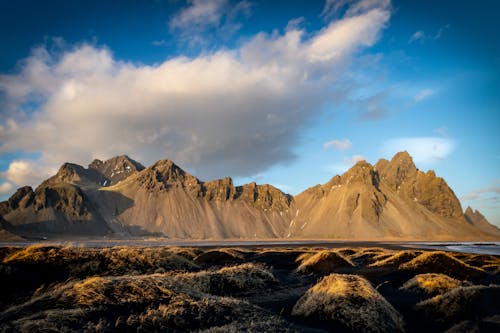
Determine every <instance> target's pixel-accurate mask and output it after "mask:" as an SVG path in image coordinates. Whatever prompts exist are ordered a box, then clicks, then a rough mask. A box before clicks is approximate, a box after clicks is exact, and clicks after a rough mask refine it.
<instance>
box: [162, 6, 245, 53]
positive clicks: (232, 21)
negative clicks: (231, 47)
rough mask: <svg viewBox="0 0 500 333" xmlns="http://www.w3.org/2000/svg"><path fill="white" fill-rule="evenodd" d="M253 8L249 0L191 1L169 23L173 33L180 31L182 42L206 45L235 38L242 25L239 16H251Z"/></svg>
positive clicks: (191, 45) (192, 44)
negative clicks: (236, 0)
mask: <svg viewBox="0 0 500 333" xmlns="http://www.w3.org/2000/svg"><path fill="white" fill-rule="evenodd" d="M251 7H252V5H251V3H250V2H248V1H239V2H237V3H231V2H230V1H228V0H189V1H188V6H186V7H185V8H183V9H181V10H180V11H179V12H177V13H175V14H174V15H173V16H172V17H171V18H170V21H169V23H168V25H169V29H170V31H171V32H174V33H178V34H179V36H178V37H179V41H180V42H182V43H185V44H187V45H188V46H190V47H195V46H202V47H203V46H207V44H209V42H210V43H215V42H217V41H219V40H225V39H228V38H229V37H231V36H232V35H233V34H234V33H235V32H236V31H238V30H239V29H240V28H241V23H240V22H238V19H239V18H240V17H242V16H243V17H246V16H249V15H250V12H251ZM208 32H211V34H209V33H208Z"/></svg>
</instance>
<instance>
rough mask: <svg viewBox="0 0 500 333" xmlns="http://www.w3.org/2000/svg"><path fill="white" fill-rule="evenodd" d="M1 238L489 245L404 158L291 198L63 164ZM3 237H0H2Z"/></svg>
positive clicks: (267, 188) (439, 185) (486, 231)
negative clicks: (477, 241) (390, 241)
mask: <svg viewBox="0 0 500 333" xmlns="http://www.w3.org/2000/svg"><path fill="white" fill-rule="evenodd" d="M0 216H1V219H0V222H1V228H0V237H2V232H3V233H4V234H5V235H7V233H8V235H9V237H10V235H13V236H23V237H26V238H30V237H46V236H50V237H59V238H64V237H75V236H110V237H118V238H122V237H123V238H127V237H133V236H165V237H169V238H183V239H189V238H194V239H223V238H260V239H264V238H286V237H290V238H320V239H327V238H335V239H440V240H443V239H450V240H451V239H492V238H494V237H499V236H500V233H498V229H497V228H495V227H494V226H492V225H490V224H489V223H488V222H487V221H486V219H485V218H484V217H483V216H482V215H481V214H480V213H478V212H477V211H476V212H472V210H470V209H468V210H466V212H465V215H464V213H463V212H462V208H461V205H460V201H459V200H458V198H457V197H456V196H455V194H454V193H453V191H452V190H451V189H450V188H449V187H448V185H447V184H446V182H445V181H444V180H443V179H442V178H439V177H437V176H436V175H435V173H434V172H433V171H428V172H425V173H424V172H422V171H420V170H418V169H417V168H416V166H415V164H414V163H413V160H412V158H411V156H410V155H409V154H408V153H407V152H401V153H398V154H396V155H395V156H394V157H393V158H392V159H391V161H388V160H383V159H382V160H380V161H378V162H377V164H375V165H371V164H369V163H367V162H365V161H361V162H358V163H356V165H354V166H353V167H352V168H351V169H349V170H348V171H347V172H346V173H344V174H343V175H340V176H335V177H333V178H332V179H331V180H330V181H329V182H327V183H326V184H323V185H316V186H314V187H312V188H309V189H307V190H305V191H304V192H302V193H300V194H299V195H297V196H295V197H292V196H290V195H288V194H285V193H283V192H282V191H280V190H279V189H277V188H275V187H273V186H271V185H257V184H255V183H250V184H246V185H242V186H235V185H234V184H233V181H232V179H231V178H224V179H218V180H213V181H201V180H200V179H198V178H196V177H195V176H193V175H191V174H190V173H188V172H186V171H185V170H183V169H182V168H180V167H179V166H178V165H176V164H175V163H174V162H172V161H170V160H160V161H158V162H156V163H154V164H153V165H151V166H149V167H147V168H145V167H144V166H142V165H141V164H140V163H138V162H136V161H134V160H132V159H131V158H129V157H128V156H126V155H122V156H117V157H114V158H111V159H109V160H106V161H100V160H94V161H93V162H92V163H91V164H89V166H88V168H84V167H82V166H79V165H77V164H71V163H65V164H64V165H62V166H61V168H60V169H59V171H58V172H57V174H56V175H54V176H52V177H50V178H49V179H47V180H46V181H44V182H43V183H42V184H40V186H38V187H37V188H36V189H35V190H33V189H32V188H30V187H22V188H20V189H18V191H17V192H16V193H15V194H14V195H13V196H12V197H11V198H9V200H7V201H5V202H2V203H0ZM2 230H3V231H2Z"/></svg>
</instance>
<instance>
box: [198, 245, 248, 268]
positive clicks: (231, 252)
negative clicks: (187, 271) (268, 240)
mask: <svg viewBox="0 0 500 333" xmlns="http://www.w3.org/2000/svg"><path fill="white" fill-rule="evenodd" d="M242 259H243V253H242V252H241V251H240V250H238V249H231V248H226V249H225V248H221V249H214V250H207V251H205V252H202V253H201V254H199V255H198V256H196V257H195V258H194V261H195V262H197V263H200V264H213V265H224V264H227V263H235V262H241V260H242Z"/></svg>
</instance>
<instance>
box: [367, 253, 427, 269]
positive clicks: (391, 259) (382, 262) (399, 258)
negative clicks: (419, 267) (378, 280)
mask: <svg viewBox="0 0 500 333" xmlns="http://www.w3.org/2000/svg"><path fill="white" fill-rule="evenodd" d="M421 253H422V252H421V251H413V250H405V251H399V252H396V253H394V254H392V255H389V256H387V255H386V254H384V255H383V257H380V256H377V257H374V259H377V261H375V262H374V263H372V264H370V267H384V266H391V267H393V266H399V265H401V264H403V263H406V262H408V261H410V260H412V259H414V258H416V257H417V256H418V255H419V254H421Z"/></svg>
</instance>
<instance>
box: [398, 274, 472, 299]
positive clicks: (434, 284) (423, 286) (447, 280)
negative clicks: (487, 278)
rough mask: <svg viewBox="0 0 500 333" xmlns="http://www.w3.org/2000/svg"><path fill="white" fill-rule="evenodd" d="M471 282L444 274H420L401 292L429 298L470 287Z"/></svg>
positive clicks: (404, 286) (406, 284)
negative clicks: (420, 294) (418, 294)
mask: <svg viewBox="0 0 500 333" xmlns="http://www.w3.org/2000/svg"><path fill="white" fill-rule="evenodd" d="M470 285H471V284H470V282H467V281H460V280H457V279H454V278H451V277H449V276H448V275H444V274H436V273H428V274H419V275H416V276H415V277H413V278H412V279H410V280H408V281H407V282H406V283H405V284H403V285H402V286H401V288H400V289H401V290H407V291H413V292H417V293H422V294H425V295H428V296H435V295H442V294H444V293H447V292H448V291H450V290H452V289H455V288H458V287H466V286H470Z"/></svg>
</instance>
